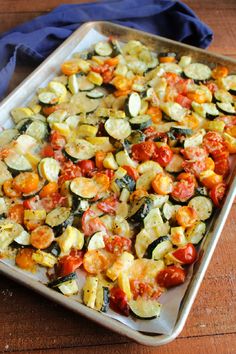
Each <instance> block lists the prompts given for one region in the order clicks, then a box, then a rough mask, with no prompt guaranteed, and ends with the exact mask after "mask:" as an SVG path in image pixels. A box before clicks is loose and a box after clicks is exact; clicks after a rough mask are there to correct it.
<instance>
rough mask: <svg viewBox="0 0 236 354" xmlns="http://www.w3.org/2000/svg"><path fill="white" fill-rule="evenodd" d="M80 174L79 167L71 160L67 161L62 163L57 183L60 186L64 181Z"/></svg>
mask: <svg viewBox="0 0 236 354" xmlns="http://www.w3.org/2000/svg"><path fill="white" fill-rule="evenodd" d="M80 176H81V169H80V167H79V166H77V165H75V164H73V162H72V161H67V162H64V163H63V164H62V167H61V175H60V177H59V179H58V184H59V186H61V185H62V184H63V183H64V182H65V181H70V180H72V179H74V178H75V177H80Z"/></svg>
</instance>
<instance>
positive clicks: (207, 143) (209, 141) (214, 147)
mask: <svg viewBox="0 0 236 354" xmlns="http://www.w3.org/2000/svg"><path fill="white" fill-rule="evenodd" d="M202 145H203V146H204V147H205V149H206V150H207V151H208V152H209V153H210V154H211V155H213V157H214V155H215V156H217V155H218V153H219V152H222V151H225V150H226V148H225V146H224V140H223V138H222V136H221V135H220V134H219V133H217V132H212V131H210V132H208V133H206V135H204V137H203V143H202Z"/></svg>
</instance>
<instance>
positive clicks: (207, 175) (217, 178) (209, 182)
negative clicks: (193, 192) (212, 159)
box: [199, 170, 223, 189]
mask: <svg viewBox="0 0 236 354" xmlns="http://www.w3.org/2000/svg"><path fill="white" fill-rule="evenodd" d="M199 178H200V181H201V183H202V184H203V185H204V186H205V187H207V188H210V189H211V188H213V187H214V186H215V185H216V184H218V183H221V182H222V181H223V177H222V176H221V175H218V174H217V173H215V172H214V171H212V170H207V171H203V172H201V173H200V176H199Z"/></svg>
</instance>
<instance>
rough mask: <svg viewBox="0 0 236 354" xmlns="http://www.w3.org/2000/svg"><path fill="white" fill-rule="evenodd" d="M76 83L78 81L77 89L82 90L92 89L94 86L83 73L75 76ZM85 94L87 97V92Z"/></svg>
mask: <svg viewBox="0 0 236 354" xmlns="http://www.w3.org/2000/svg"><path fill="white" fill-rule="evenodd" d="M77 83H78V88H79V91H82V92H83V91H92V90H93V89H94V87H95V85H94V84H93V83H92V82H91V81H89V80H88V79H87V77H86V76H84V75H82V76H79V77H78V78H77ZM86 96H87V97H89V96H88V94H86ZM97 98H99V97H97Z"/></svg>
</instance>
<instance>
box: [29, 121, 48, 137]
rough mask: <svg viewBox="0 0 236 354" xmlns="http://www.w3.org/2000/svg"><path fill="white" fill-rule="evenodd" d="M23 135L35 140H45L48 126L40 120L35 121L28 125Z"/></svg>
mask: <svg viewBox="0 0 236 354" xmlns="http://www.w3.org/2000/svg"><path fill="white" fill-rule="evenodd" d="M25 124H26V123H25ZM25 133H26V134H27V135H30V136H32V137H33V138H35V139H36V140H39V141H40V140H45V139H46V138H47V136H48V126H47V124H46V123H44V122H42V121H41V120H35V121H32V122H31V123H30V124H29V125H28V127H27V129H26V131H25Z"/></svg>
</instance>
